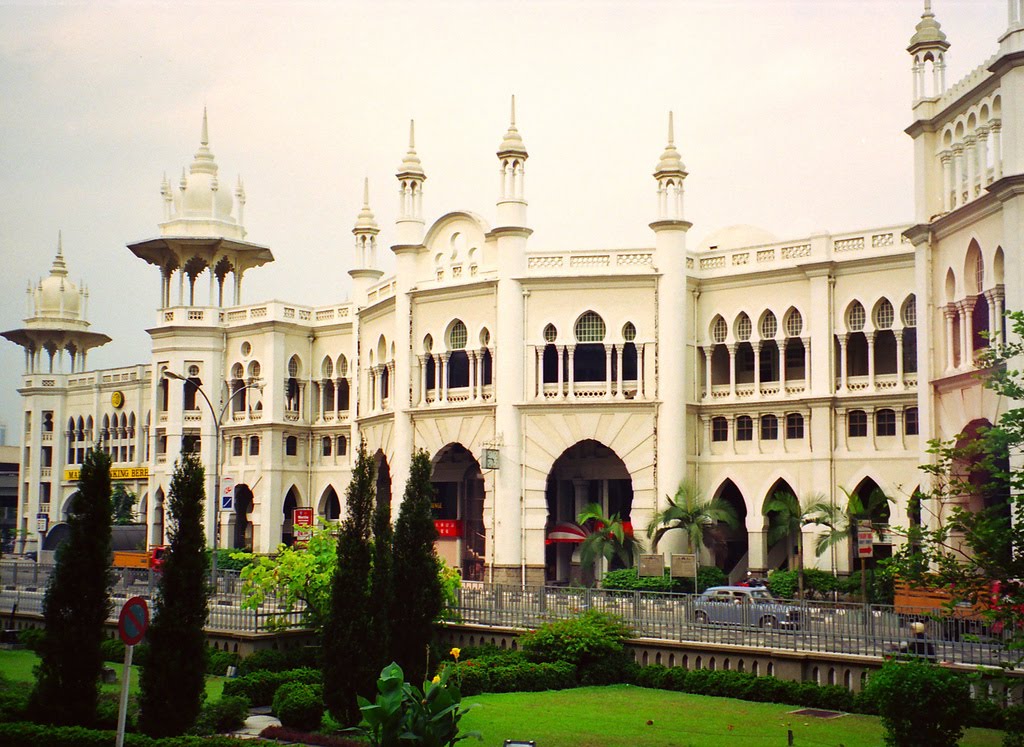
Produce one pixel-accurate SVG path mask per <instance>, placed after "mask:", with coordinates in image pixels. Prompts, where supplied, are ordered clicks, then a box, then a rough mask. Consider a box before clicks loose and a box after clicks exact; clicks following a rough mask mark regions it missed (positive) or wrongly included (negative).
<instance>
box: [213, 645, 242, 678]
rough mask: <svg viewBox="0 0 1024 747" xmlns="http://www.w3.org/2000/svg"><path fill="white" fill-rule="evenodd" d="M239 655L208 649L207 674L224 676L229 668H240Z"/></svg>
mask: <svg viewBox="0 0 1024 747" xmlns="http://www.w3.org/2000/svg"><path fill="white" fill-rule="evenodd" d="M238 658H239V657H238V654H233V653H231V652H230V651H220V650H218V649H215V648H210V647H209V646H207V647H206V673H207V674H215V675H218V676H223V675H224V673H225V672H227V671H228V667H233V666H238Z"/></svg>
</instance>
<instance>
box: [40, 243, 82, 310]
mask: <svg viewBox="0 0 1024 747" xmlns="http://www.w3.org/2000/svg"><path fill="white" fill-rule="evenodd" d="M80 310H81V295H80V294H79V292H78V286H77V285H75V284H74V283H73V282H71V281H70V280H68V269H67V265H65V264H64V254H63V248H62V247H61V246H60V245H59V244H58V248H57V256H56V257H54V259H53V266H52V267H51V268H50V274H49V275H47V276H46V277H45V278H43V279H42V280H40V281H39V287H38V289H37V290H36V293H35V315H36V316H37V317H39V316H56V317H62V318H65V319H67V318H71V319H77V318H78V315H79V311H80Z"/></svg>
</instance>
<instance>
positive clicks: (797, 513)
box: [762, 491, 822, 598]
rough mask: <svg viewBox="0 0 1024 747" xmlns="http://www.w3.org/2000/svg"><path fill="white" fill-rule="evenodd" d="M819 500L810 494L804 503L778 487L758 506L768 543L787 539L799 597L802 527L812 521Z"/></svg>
mask: <svg viewBox="0 0 1024 747" xmlns="http://www.w3.org/2000/svg"><path fill="white" fill-rule="evenodd" d="M821 504H822V500H821V496H811V498H810V500H808V501H807V503H806V504H804V503H801V501H800V499H799V498H797V497H796V496H795V495H793V494H792V493H787V492H785V491H780V492H778V493H775V494H774V495H773V496H772V497H771V498H769V499H768V500H766V501H765V502H764V508H763V509H762V513H763V514H764V515H765V516H767V517H769V524H768V537H767V539H768V545H769V547H770V546H772V545H774V544H775V543H776V542H780V541H785V542H786V543H787V544H786V547H787V548H788V549H789V550H790V552H789V556H790V567H793V565H795V566H796V572H797V596H799V597H801V598H803V595H804V527H805V526H806V525H808V524H813V523H815V522H816V520H817V513H818V507H819V506H820V505H821ZM794 546H795V548H796V549H795V552H794V551H793V548H794Z"/></svg>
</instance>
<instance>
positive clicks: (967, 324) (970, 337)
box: [960, 296, 977, 368]
mask: <svg viewBox="0 0 1024 747" xmlns="http://www.w3.org/2000/svg"><path fill="white" fill-rule="evenodd" d="M975 298H977V296H968V297H967V298H966V299H965V300H963V301H961V302H960V308H961V309H962V310H963V313H962V314H961V316H960V336H961V338H962V339H963V346H962V347H961V348H960V349H961V350H963V351H964V354H963V356H962V361H961V363H963V365H964V368H973V367H974V299H975Z"/></svg>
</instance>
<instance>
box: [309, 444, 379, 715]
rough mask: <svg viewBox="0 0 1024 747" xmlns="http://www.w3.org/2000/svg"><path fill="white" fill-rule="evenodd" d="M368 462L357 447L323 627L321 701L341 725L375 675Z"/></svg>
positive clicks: (356, 712)
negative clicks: (325, 620)
mask: <svg viewBox="0 0 1024 747" xmlns="http://www.w3.org/2000/svg"><path fill="white" fill-rule="evenodd" d="M375 493H376V487H375V485H374V467H373V460H372V459H371V458H370V457H369V456H367V454H366V447H365V446H364V445H362V444H361V445H360V447H359V453H358V454H357V456H356V463H355V466H354V467H353V469H352V480H351V482H349V486H348V490H347V491H346V493H345V500H346V503H347V505H348V515H347V516H346V517H345V521H344V522H342V525H341V532H340V534H339V536H338V567H337V569H336V570H335V572H334V581H333V583H332V585H331V609H330V612H329V613H328V616H327V623H326V625H325V626H324V640H323V647H322V651H323V657H324V658H323V674H324V703H325V705H326V706H327V709H328V710H329V711H330V712H331V715H332V716H333V717H334V718H335V720H337V721H338V722H340V723H342V724H345V725H355V724H357V723H358V722H359V720H360V713H359V708H358V705H357V703H356V695H357V694H359V695H364V696H370V695H372V693H373V691H374V689H375V684H376V678H377V674H378V673H379V672H380V668H379V667H377V663H378V662H377V657H376V656H374V655H371V652H373V651H374V650H375V641H376V637H377V634H376V631H375V630H374V629H373V622H374V619H373V614H372V607H371V602H372V600H371V598H370V573H371V566H372V552H371V549H370V520H371V515H372V511H373V503H374V495H375Z"/></svg>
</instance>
